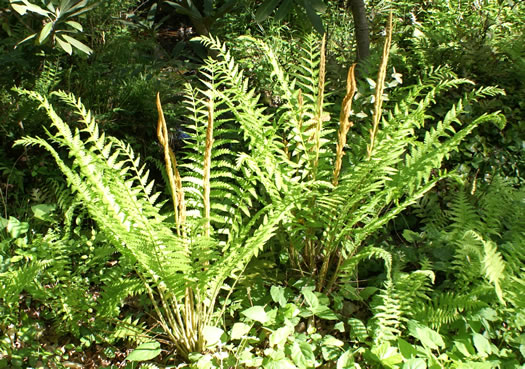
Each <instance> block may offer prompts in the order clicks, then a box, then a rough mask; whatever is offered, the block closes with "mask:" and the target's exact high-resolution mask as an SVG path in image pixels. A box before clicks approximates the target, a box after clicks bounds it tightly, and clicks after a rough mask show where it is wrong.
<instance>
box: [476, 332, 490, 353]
mask: <svg viewBox="0 0 525 369" xmlns="http://www.w3.org/2000/svg"><path fill="white" fill-rule="evenodd" d="M472 342H474V347H475V348H476V350H478V353H479V354H480V355H481V356H483V357H486V356H488V355H490V354H491V353H492V348H491V347H490V342H489V340H488V339H486V338H485V337H484V336H483V335H481V334H479V333H473V334H472Z"/></svg>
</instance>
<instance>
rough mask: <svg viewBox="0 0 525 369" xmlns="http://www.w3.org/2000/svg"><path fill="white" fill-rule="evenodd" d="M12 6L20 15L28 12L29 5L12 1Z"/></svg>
mask: <svg viewBox="0 0 525 369" xmlns="http://www.w3.org/2000/svg"><path fill="white" fill-rule="evenodd" d="M11 7H12V8H13V10H14V11H15V12H17V13H18V14H20V15H24V14H26V13H27V7H26V6H25V5H20V4H13V3H11Z"/></svg>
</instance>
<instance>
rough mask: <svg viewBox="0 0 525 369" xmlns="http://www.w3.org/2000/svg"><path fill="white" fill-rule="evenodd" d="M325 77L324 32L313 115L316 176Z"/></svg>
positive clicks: (314, 167)
mask: <svg viewBox="0 0 525 369" xmlns="http://www.w3.org/2000/svg"><path fill="white" fill-rule="evenodd" d="M325 77H326V33H325V34H324V35H323V41H322V42H321V61H320V63H319V90H318V92H317V93H318V95H317V115H316V117H315V120H316V126H315V133H314V134H315V161H314V166H313V175H314V178H315V177H316V173H317V167H318V166H319V151H320V149H321V130H322V128H323V120H324V115H323V103H324V87H325Z"/></svg>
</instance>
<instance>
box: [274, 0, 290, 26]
mask: <svg viewBox="0 0 525 369" xmlns="http://www.w3.org/2000/svg"><path fill="white" fill-rule="evenodd" d="M292 5H293V0H284V1H283V2H282V3H281V5H280V6H279V9H277V11H276V12H275V16H274V17H273V18H274V19H275V20H276V21H277V22H280V21H282V20H283V19H284V18H285V17H286V16H287V15H288V14H290V10H292Z"/></svg>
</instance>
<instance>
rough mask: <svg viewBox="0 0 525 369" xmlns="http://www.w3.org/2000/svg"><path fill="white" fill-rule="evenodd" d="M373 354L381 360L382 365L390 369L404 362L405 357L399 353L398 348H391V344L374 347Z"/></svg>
mask: <svg viewBox="0 0 525 369" xmlns="http://www.w3.org/2000/svg"><path fill="white" fill-rule="evenodd" d="M372 353H373V354H374V355H376V356H377V357H378V358H379V360H380V361H381V364H383V365H386V366H388V367H392V366H393V365H396V364H399V363H401V362H403V356H402V355H401V354H400V353H399V352H398V351H397V348H396V347H393V346H390V343H389V342H384V343H382V344H380V345H379V346H374V347H373V348H372Z"/></svg>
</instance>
